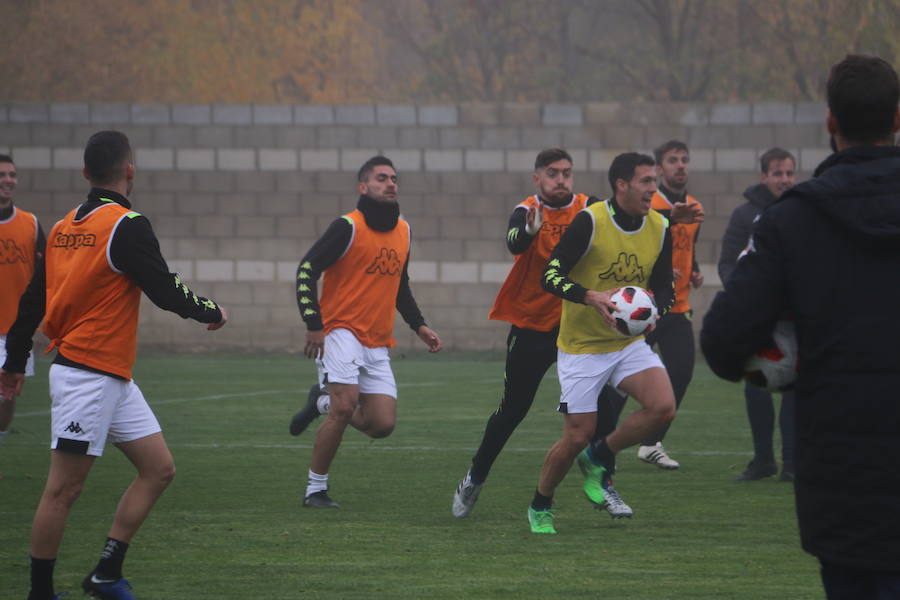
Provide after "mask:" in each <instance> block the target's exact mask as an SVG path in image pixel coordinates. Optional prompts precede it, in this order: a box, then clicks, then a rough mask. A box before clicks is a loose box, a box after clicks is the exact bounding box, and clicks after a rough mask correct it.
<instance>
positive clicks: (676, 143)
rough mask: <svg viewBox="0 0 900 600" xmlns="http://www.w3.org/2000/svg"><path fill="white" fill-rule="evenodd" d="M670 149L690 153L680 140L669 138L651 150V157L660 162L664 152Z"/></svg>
mask: <svg viewBox="0 0 900 600" xmlns="http://www.w3.org/2000/svg"><path fill="white" fill-rule="evenodd" d="M672 150H684V151H685V152H688V153H690V152H689V150H688V147H687V144H685V143H684V142H682V141H681V140H669V141H668V142H664V143H662V144H660V145H659V146H657V147H656V149H654V150H653V157H654V158H655V159H656V162H658V163H659V162H662V157H663V156H665V155H666V152H671V151H672Z"/></svg>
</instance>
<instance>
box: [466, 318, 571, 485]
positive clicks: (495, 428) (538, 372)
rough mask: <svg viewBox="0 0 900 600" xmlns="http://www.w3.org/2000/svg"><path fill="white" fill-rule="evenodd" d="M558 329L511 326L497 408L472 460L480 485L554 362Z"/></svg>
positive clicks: (473, 475) (474, 476) (473, 472)
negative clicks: (543, 329) (544, 329)
mask: <svg viewBox="0 0 900 600" xmlns="http://www.w3.org/2000/svg"><path fill="white" fill-rule="evenodd" d="M558 333H559V330H558V329H554V330H553V331H535V330H533V329H523V328H521V327H516V326H515V325H513V326H512V327H511V328H510V330H509V336H508V337H507V338H506V371H505V373H504V379H503V396H502V397H501V398H500V406H498V407H497V410H496V411H494V414H492V415H491V416H490V418H488V422H487V426H486V427H485V429H484V436H483V437H482V439H481V445H480V446H478V450H477V451H476V452H475V456H473V457H472V478H473V479H474V480H475V481H476V482H478V483H481V482H483V481H484V480H485V479H487V476H488V473H489V472H490V470H491V466H492V465H493V464H494V461H495V460H497V456H498V455H499V454H500V451H501V450H503V446H504V445H506V441H507V440H508V439H509V436H511V435H512V432H513V431H515V429H516V427H517V426H518V425H519V423H521V422H522V419H524V418H525V415H527V414H528V410H529V409H530V408H531V404H532V403H533V402H534V395H535V394H536V393H537V390H538V386H539V385H540V384H541V379H543V378H544V374H545V373H546V372H547V369H549V368H550V366H551V365H552V364H553V363H555V362H556V336H557V335H558Z"/></svg>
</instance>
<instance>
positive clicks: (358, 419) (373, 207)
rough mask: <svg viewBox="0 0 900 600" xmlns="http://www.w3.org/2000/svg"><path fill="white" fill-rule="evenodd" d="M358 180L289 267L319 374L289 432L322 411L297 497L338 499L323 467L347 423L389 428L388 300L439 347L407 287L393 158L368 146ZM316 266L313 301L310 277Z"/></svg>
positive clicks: (375, 432)
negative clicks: (347, 207)
mask: <svg viewBox="0 0 900 600" xmlns="http://www.w3.org/2000/svg"><path fill="white" fill-rule="evenodd" d="M357 180H358V184H357V187H358V189H359V194H360V197H359V202H358V203H357V205H356V210H354V211H353V212H351V213H349V214H346V215H343V216H342V217H340V218H339V219H337V220H335V221H334V222H333V223H332V224H331V225H330V226H329V227H328V229H327V230H326V231H325V233H324V234H323V235H322V237H321V238H319V240H318V241H317V242H316V243H315V244H313V246H312V248H310V249H309V252H307V253H306V256H304V257H303V260H302V261H300V266H299V267H298V268H297V304H298V306H299V307H300V315H301V317H302V319H303V321H304V323H305V324H306V328H307V332H306V347H305V350H304V352H305V354H306V356H307V357H309V358H316V359H317V362H316V364H317V367H318V372H319V384H318V385H315V386H313V389H312V390H311V391H310V396H309V399H308V401H307V403H306V406H305V407H304V408H303V409H301V410H300V411H299V412H298V413H297V414H295V415H294V417H293V419H291V426H290V432H291V433H292V434H293V435H299V434H300V433H302V432H303V431H304V430H305V429H306V428H307V427H308V426H309V424H310V423H312V421H313V420H315V419H316V417H318V416H319V415H320V414H326V415H327V416H326V418H325V421H324V422H323V423H322V425H320V426H319V430H318V432H317V433H316V441H315V444H314V446H313V452H312V460H311V462H310V467H309V482H308V485H307V487H306V493H305V494H304V498H303V505H304V506H308V507H312V508H338V504H337V503H336V502H335V501H334V500H332V499H331V497H329V495H328V472H329V469H330V467H331V462H332V460H333V459H334V457H335V455H336V454H337V450H338V447H339V446H340V444H341V439H342V437H343V435H344V430H345V429H346V428H347V426H348V425H352V426H353V427H354V428H356V429H358V430H359V431H361V432H362V433H364V434H366V435H368V436H369V437H372V438H383V437H387V436H389V435H390V434H391V432H392V431H393V430H394V425H395V423H396V421H397V384H396V382H395V381H394V374H393V372H392V371H391V361H390V356H389V354H388V349H389V348H391V347H393V346H394V345H396V341H395V340H394V337H393V327H394V307H395V306H396V308H397V310H398V311H399V312H400V314H401V316H402V317H403V320H404V321H406V323H407V324H408V325H409V326H410V327H411V328H412V330H413V331H415V332H416V335H418V336H419V339H421V340H422V342H424V343H425V345H426V346H428V350H429V351H430V352H438V351H439V350H440V349H441V347H442V344H441V338H440V337H438V334H437V333H435V332H434V331H432V330H431V329H430V328H429V327H428V326H427V325H426V324H425V320H424V319H423V318H422V313H421V312H420V311H419V307H418V306H417V305H416V301H415V299H414V298H413V295H412V290H410V287H409V274H408V267H409V246H410V229H409V224H408V223H407V222H406V220H404V219H403V218H402V217H401V216H400V205H399V204H398V202H397V189H398V179H397V172H396V171H395V170H394V165H393V163H392V162H391V161H390V159H388V158H386V157H384V156H374V157H372V158H370V159H369V160H368V161H366V163H365V164H364V165H363V166H362V167H361V168H360V169H359V173H358V174H357ZM323 272H324V278H323V283H322V298H321V304H320V302H319V301H318V300H317V284H316V282H317V281H318V280H319V276H320V275H321V274H322V273H323ZM322 388H325V390H327V391H324V390H322Z"/></svg>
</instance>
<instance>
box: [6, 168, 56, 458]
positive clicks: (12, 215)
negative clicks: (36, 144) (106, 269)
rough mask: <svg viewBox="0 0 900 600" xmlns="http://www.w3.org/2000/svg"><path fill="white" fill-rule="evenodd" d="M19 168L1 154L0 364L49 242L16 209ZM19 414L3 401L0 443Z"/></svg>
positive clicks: (30, 366) (29, 371)
mask: <svg viewBox="0 0 900 600" xmlns="http://www.w3.org/2000/svg"><path fill="white" fill-rule="evenodd" d="M16 183H17V178H16V165H15V163H13V159H12V157H10V156H8V155H6V154H0V364H3V362H4V361H5V360H6V334H7V332H8V331H9V328H10V326H11V325H12V324H13V321H15V320H16V312H17V311H18V308H19V298H20V297H21V296H22V292H24V291H25V288H26V287H27V286H28V282H30V281H31V278H32V276H33V275H34V269H35V265H36V264H37V263H38V262H40V261H41V260H43V256H44V247H45V245H46V238H45V237H44V231H43V229H41V225H40V223H38V220H37V217H36V216H34V215H33V214H31V213H29V212H26V211H24V210H22V209H21V208H19V207H17V206H16V204H15V202H14V201H13V195H14V194H15V191H16ZM25 374H26V375H29V376H30V375H34V357H31V356H29V357H28V362H27V363H26V365H25ZM15 412H16V400H15V398H10V399H9V400H6V401H4V400H3V398H2V397H0V441H3V438H4V437H5V436H6V433H7V430H8V429H9V426H10V423H12V420H13V416H14V415H15Z"/></svg>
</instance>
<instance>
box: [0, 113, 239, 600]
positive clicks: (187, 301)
mask: <svg viewBox="0 0 900 600" xmlns="http://www.w3.org/2000/svg"><path fill="white" fill-rule="evenodd" d="M132 156H133V154H132V150H131V145H130V144H129V142H128V138H127V137H126V136H125V135H124V134H123V133H121V132H118V131H101V132H99V133H95V134H94V135H92V136H91V138H90V139H89V140H88V143H87V146H86V147H85V150H84V170H83V173H84V177H85V179H87V180H88V181H89V182H90V184H91V190H90V192H89V193H88V196H87V201H86V202H84V203H83V204H81V205H79V206H77V207H75V208H74V209H72V210H71V211H70V212H69V213H68V214H67V215H66V216H65V217H63V219H62V220H60V221H59V222H57V223H56V225H54V227H53V229H52V230H51V232H50V237H49V240H50V243H49V244H48V245H47V252H46V260H45V262H44V263H43V264H39V265H38V269H37V270H36V272H35V276H34V278H33V279H32V281H31V283H30V284H29V285H28V288H27V289H26V290H25V293H24V295H23V296H22V299H21V302H20V304H19V314H18V316H17V318H16V321H15V322H14V323H13V325H12V327H11V328H10V330H9V334H8V336H7V340H6V350H7V357H6V362H5V364H4V365H3V369H2V371H0V393H2V395H3V396H4V397H5V398H6V399H7V400H9V399H11V398H13V397H15V396H16V395H18V393H19V392H20V391H21V389H22V384H23V382H24V371H25V364H26V360H27V358H28V354H29V351H30V350H31V344H32V342H31V338H32V336H33V335H34V331H35V329H37V326H38V324H39V323H40V321H41V319H44V332H45V333H46V334H47V337H48V338H50V340H51V345H50V349H51V350H52V349H54V348H55V349H56V350H57V354H56V358H55V359H54V360H53V365H52V366H51V367H50V397H51V399H52V401H53V405H52V409H51V430H52V431H51V438H52V440H51V444H50V448H51V453H50V472H49V474H48V475H47V483H46V486H45V488H44V492H43V495H42V496H41V500H40V503H39V505H38V508H37V511H36V513H35V515H34V522H33V524H32V528H31V592H30V593H29V595H28V600H52V599H54V598H57V596H56V595H54V589H53V569H54V565H55V562H56V556H57V552H58V550H59V545H60V543H61V542H62V537H63V531H64V529H65V525H66V518H67V517H68V514H69V511H70V510H71V508H72V505H73V504H74V502H75V500H77V498H78V496H79V494H80V493H81V490H82V487H83V485H84V482H85V480H86V479H87V476H88V473H89V471H90V470H91V467H92V466H93V464H94V461H95V459H96V458H97V457H98V456H101V455H102V454H103V449H104V446H105V445H106V442H107V441H109V442H111V443H113V444H114V445H115V446H116V447H117V448H118V449H119V450H121V451H122V453H123V454H125V456H126V457H127V458H128V460H129V461H131V463H132V464H133V465H134V467H135V469H136V470H137V476H136V478H135V479H134V481H133V482H132V483H131V485H130V486H129V487H128V489H127V490H126V491H125V493H124V495H123V496H122V498H121V500H120V501H119V504H118V507H117V508H116V513H115V516H114V518H113V523H112V527H111V528H110V530H109V535H108V537H107V538H106V542H105V543H104V547H103V551H102V553H101V555H100V561H99V562H98V563H97V566H96V567H95V568H94V569H93V570H92V571H91V572H90V573H88V575H87V576H86V577H85V578H84V580H83V581H82V588H83V589H84V591H85V592H86V593H88V594H90V595H92V596H94V597H95V598H103V599H110V600H131V599H133V598H134V596H133V595H132V594H131V592H130V589H131V586H130V584H129V583H128V581H127V580H126V579H125V578H124V577H123V576H122V563H123V561H124V559H125V552H126V551H127V550H128V545H129V543H130V542H131V539H132V538H133V537H134V535H135V533H137V530H138V529H139V528H140V526H141V524H142V523H143V521H144V519H145V518H146V517H147V515H148V514H149V513H150V510H151V509H152V507H153V505H154V503H155V502H156V500H157V499H158V498H159V497H160V495H161V494H162V493H163V491H165V489H166V487H167V486H168V485H169V483H170V482H171V481H172V478H173V477H174V476H175V466H174V464H173V461H172V455H171V453H170V452H169V448H168V447H167V446H166V442H165V440H164V439H163V435H162V432H161V430H160V426H159V422H158V421H157V420H156V417H155V416H154V414H153V411H152V410H150V407H149V406H148V405H147V402H146V401H145V400H144V396H143V394H142V393H141V390H140V389H139V388H138V387H137V385H135V383H134V381H133V380H132V378H131V373H132V367H133V365H134V361H135V355H136V352H137V328H138V309H139V306H140V299H141V291H143V292H144V293H145V294H147V297H149V298H150V300H152V301H153V303H154V304H156V305H157V306H159V307H160V308H162V309H164V310H169V311H172V312H175V313H176V314H178V315H180V316H182V317H184V318H191V319H194V320H196V321H199V322H201V323H208V326H207V329H210V330H214V329H219V328H220V327H222V326H223V325H224V324H225V321H226V315H225V311H224V309H222V308H221V307H219V306H218V305H216V303H215V302H213V301H212V300H207V299H206V298H201V297H198V296H196V295H195V294H193V293H192V292H191V291H190V290H189V289H188V288H187V287H186V286H185V285H184V284H183V283H182V282H181V281H180V280H179V278H178V275H176V274H174V273H170V272H169V269H168V266H167V265H166V261H165V260H164V259H163V257H162V255H161V254H160V250H159V242H158V241H157V239H156V236H155V235H154V234H153V230H152V228H151V227H150V221H148V220H147V218H146V217H144V216H142V215H141V214H140V213H137V212H135V211H133V210H132V209H131V202H130V201H129V200H128V195H129V194H130V193H131V189H132V186H133V184H134V177H135V167H134V164H133V158H132Z"/></svg>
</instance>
